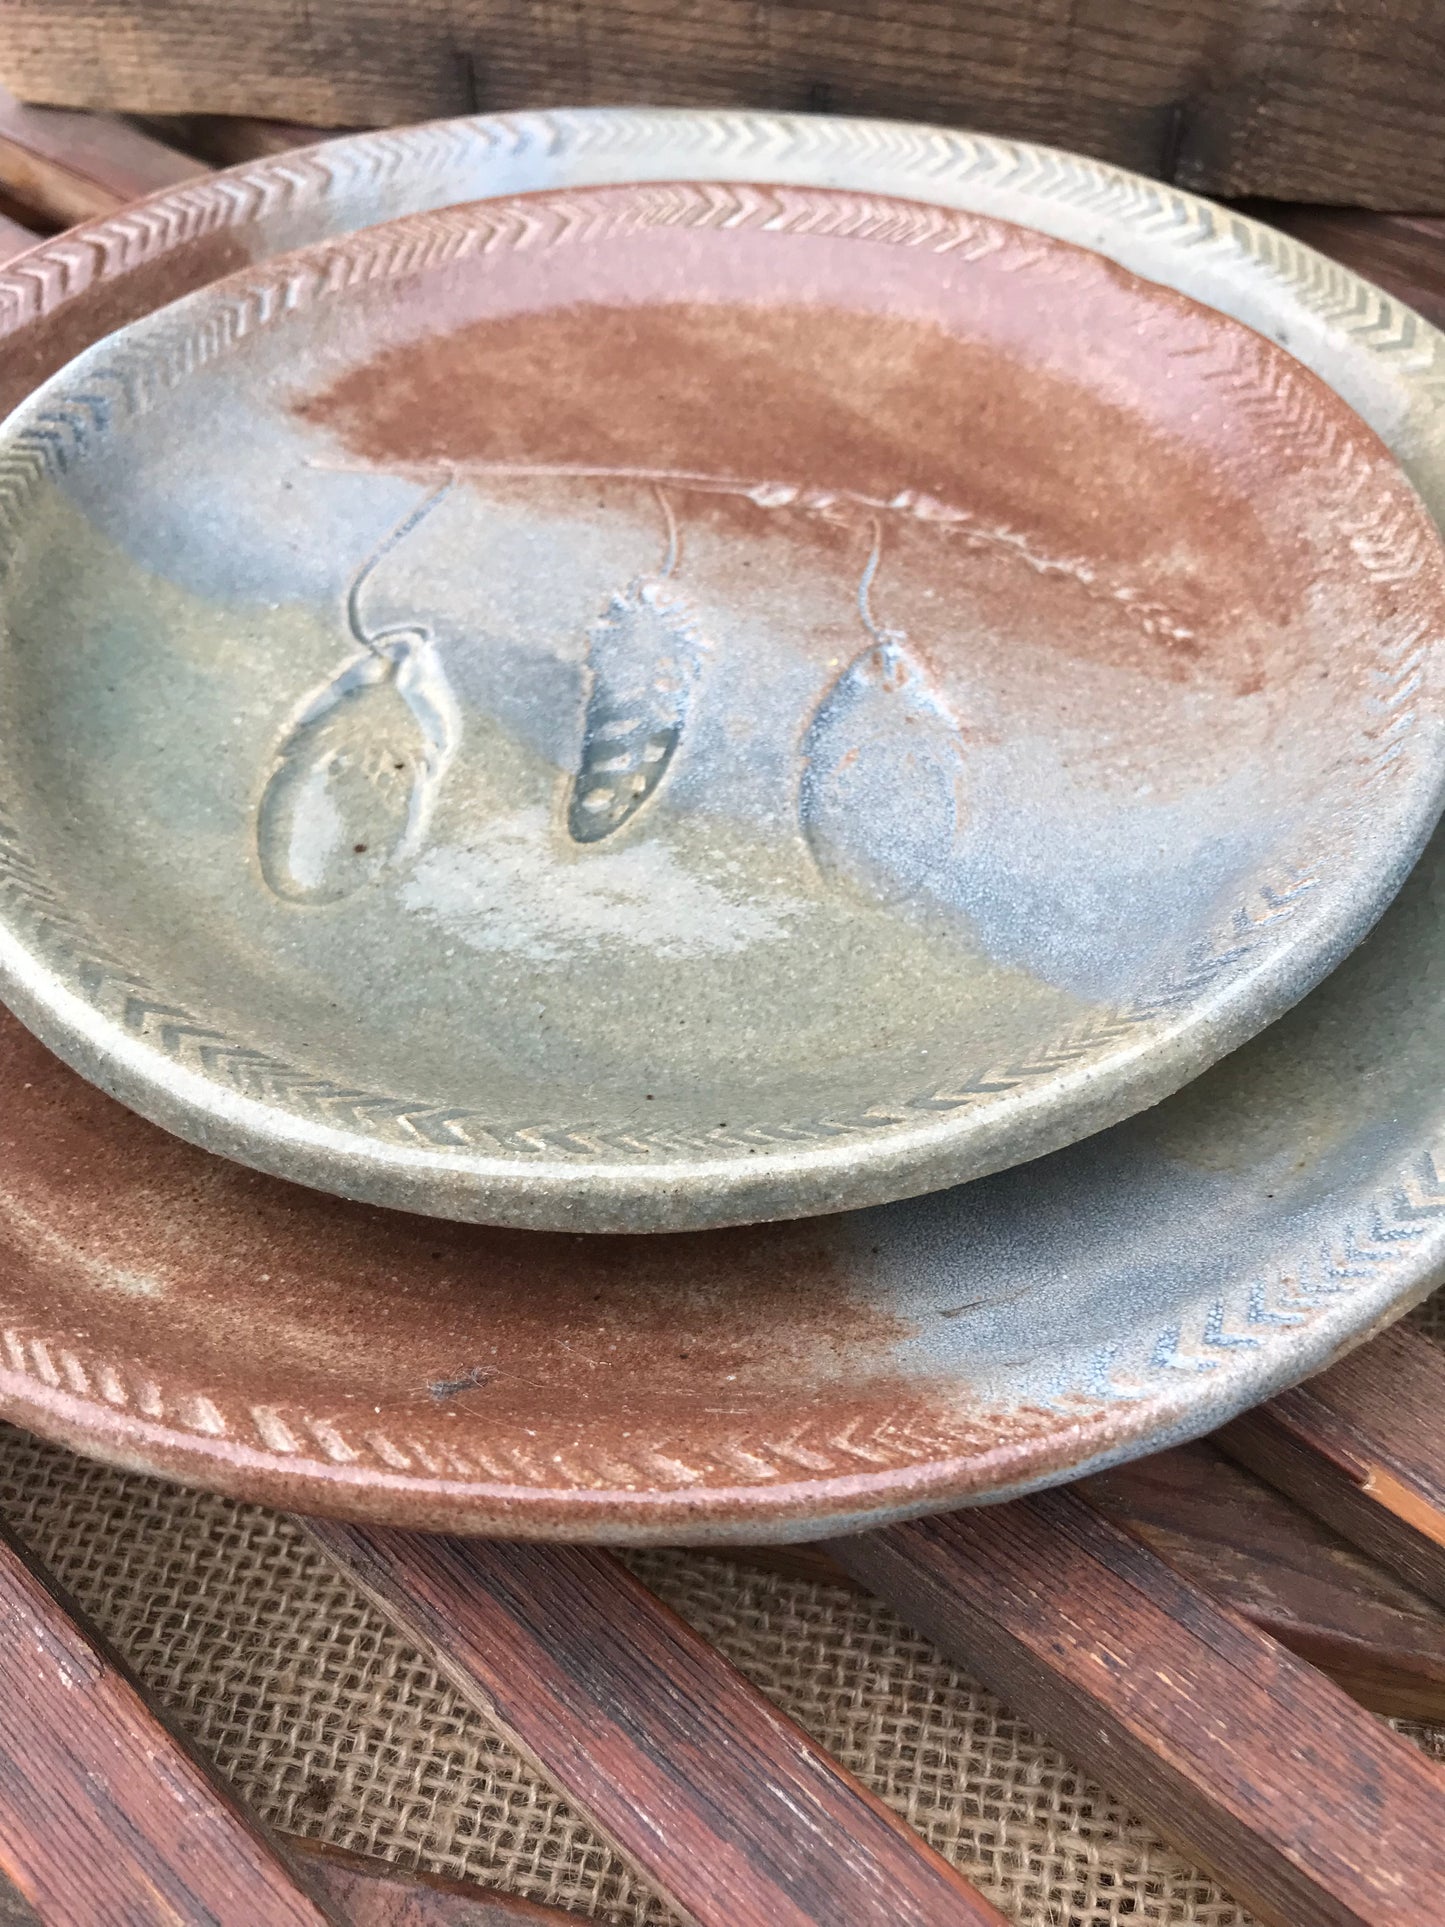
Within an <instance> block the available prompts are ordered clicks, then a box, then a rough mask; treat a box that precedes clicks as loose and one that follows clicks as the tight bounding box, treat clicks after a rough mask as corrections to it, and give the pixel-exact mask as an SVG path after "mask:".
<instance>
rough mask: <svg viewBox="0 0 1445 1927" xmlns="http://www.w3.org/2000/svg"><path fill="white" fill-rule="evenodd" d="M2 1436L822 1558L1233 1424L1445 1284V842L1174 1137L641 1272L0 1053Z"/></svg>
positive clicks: (790, 1227) (468, 1516) (14, 1034)
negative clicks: (368, 1194) (458, 1214)
mask: <svg viewBox="0 0 1445 1927" xmlns="http://www.w3.org/2000/svg"><path fill="white" fill-rule="evenodd" d="M0 1097H3V1102H0V1413H3V1414H4V1415H5V1416H6V1417H9V1418H11V1419H14V1420H16V1421H18V1422H19V1423H21V1424H24V1425H26V1426H29V1427H31V1428H32V1429H33V1430H36V1431H39V1432H42V1433H44V1434H46V1435H47V1436H50V1437H54V1438H58V1439H61V1440H63V1441H64V1442H66V1443H67V1444H69V1445H72V1446H74V1447H76V1448H77V1449H79V1450H82V1451H86V1452H89V1453H92V1454H95V1455H97V1456H100V1457H103V1458H106V1459H109V1460H111V1461H113V1462H117V1463H121V1464H124V1465H128V1466H133V1467H138V1468H144V1469H148V1470H154V1471H158V1472H161V1473H165V1474H168V1475H171V1476H175V1477H178V1478H181V1479H185V1480H189V1481H193V1482H196V1483H200V1484H204V1485H207V1486H211V1487H214V1488H219V1489H221V1490H225V1491H229V1492H233V1493H237V1494H240V1495H242V1496H245V1497H249V1498H254V1499H257V1500H261V1501H264V1502H266V1503H269V1504H273V1505H279V1506H285V1507H291V1508H296V1509H300V1510H310V1511H314V1512H320V1513H335V1514H340V1515H343V1516H350V1517H356V1518H361V1519H369V1520H379V1521H389V1522H393V1523H396V1524H400V1525H407V1526H413V1527H417V1528H425V1529H435V1530H451V1531H463V1532H478V1533H493V1534H495V1533H503V1534H514V1535H527V1536H536V1537H564V1538H567V1537H570V1538H588V1537H593V1538H602V1539H614V1540H632V1541H645V1540H648V1539H656V1540H663V1541H683V1540H696V1541H709V1540H727V1539H730V1538H731V1539H741V1540H747V1539H758V1538H766V1537H776V1538H806V1537H808V1536H811V1535H818V1534H822V1533H825V1532H832V1531H842V1530H846V1529H848V1528H851V1527H860V1528H861V1527H863V1526H865V1525H868V1524H871V1523H877V1522H880V1521H882V1520H884V1519H886V1518H890V1517H896V1516H899V1515H903V1514H907V1513H910V1512H919V1511H924V1510H928V1509H930V1508H936V1507H944V1506H951V1505H956V1504H962V1503H966V1502H969V1501H974V1500H985V1499H996V1498H1001V1497H1004V1496H1007V1495H1008V1494H1010V1493H1014V1492H1018V1491H1020V1490H1024V1489H1027V1488H1029V1487H1031V1486H1035V1485H1039V1484H1047V1483H1050V1482H1053V1481H1056V1480H1059V1479H1062V1478H1066V1477H1069V1476H1072V1475H1074V1474H1076V1473H1078V1472H1080V1471H1083V1470H1085V1469H1087V1468H1089V1467H1091V1466H1098V1465H1101V1464H1106V1463H1109V1462H1110V1461H1113V1460H1116V1459H1120V1458H1125V1457H1128V1456H1131V1455H1133V1454H1136V1453H1139V1452H1141V1451H1144V1450H1148V1449H1153V1448H1156V1447H1159V1446H1162V1445H1165V1444H1168V1443H1170V1442H1172V1441H1174V1440H1177V1439H1180V1438H1184V1437H1188V1436H1191V1435H1194V1434H1197V1433H1200V1432H1203V1431H1206V1430H1208V1429H1210V1428H1211V1427H1213V1426H1215V1425H1217V1424H1219V1423H1221V1422H1222V1421H1223V1420H1224V1419H1226V1418H1228V1417H1229V1416H1231V1415H1232V1414H1233V1413H1234V1412H1235V1411H1237V1410H1239V1409H1240V1408H1242V1407H1243V1406H1245V1405H1248V1404H1250V1403H1252V1402H1253V1401H1255V1400H1257V1399H1260V1398H1262V1397H1264V1396H1266V1395H1268V1394H1269V1393H1271V1392H1274V1391H1276V1390H1278V1389H1279V1388H1280V1387H1281V1386H1282V1385H1284V1384H1287V1383H1289V1382H1291V1381H1293V1380H1295V1379H1297V1378H1300V1377H1303V1376H1305V1375H1306V1374H1307V1373H1309V1372H1310V1371H1312V1370H1314V1369H1316V1368H1318V1367H1320V1366H1322V1365H1324V1364H1325V1363H1327V1362H1328V1361H1329V1360H1330V1359H1331V1358H1332V1357H1334V1356H1335V1355H1336V1354H1337V1353H1338V1352H1340V1351H1341V1350H1342V1349H1344V1348H1346V1347H1348V1346H1349V1345H1351V1344H1353V1343H1355V1342H1357V1341H1358V1340H1360V1339H1362V1338H1365V1337H1367V1336H1369V1335H1370V1333H1371V1332H1372V1331H1373V1330H1374V1329H1376V1328H1377V1327H1378V1326H1380V1325H1381V1324H1384V1323H1386V1322H1388V1321H1389V1320H1390V1319H1391V1318H1393V1317H1394V1316H1396V1315H1397V1314H1398V1313H1399V1312H1400V1311H1401V1310H1402V1309H1403V1308H1404V1307H1405V1306H1406V1305H1408V1304H1409V1303H1410V1302H1412V1301H1413V1300H1414V1299H1416V1298H1418V1297H1419V1296H1421V1295H1422V1294H1423V1293H1424V1292H1425V1290H1426V1289H1427V1288H1428V1287H1429V1286H1430V1285H1431V1284H1432V1283H1433V1282H1434V1281H1435V1280H1436V1279H1438V1278H1439V1276H1440V1275H1441V1272H1442V1269H1445V836H1442V837H1441V838H1440V839H1439V840H1437V842H1436V843H1435V844H1434V845H1433V846H1432V849H1431V851H1430V852H1429V853H1428V854H1427V856H1426V857H1425V859H1424V860H1423V861H1422V864H1421V865H1420V867H1419V868H1418V869H1417V871H1416V873H1415V875H1414V876H1413V877H1412V878H1411V879H1410V881H1409V882H1408V883H1407V885H1406V887H1405V890H1404V891H1403V893H1402V894H1401V897H1400V899H1399V900H1398V902H1397V903H1396V904H1395V905H1394V906H1393V907H1392V908H1391V909H1390V911H1389V912H1388V913H1387V915H1386V917H1385V919H1384V920H1383V922H1382V923H1381V925H1380V927H1379V929H1378V930H1377V931H1376V932H1375V933H1374V935H1373V936H1372V937H1371V938H1370V939H1369V940H1368V941H1367V942H1366V944H1365V945H1364V946H1363V947H1362V948H1361V949H1360V950H1359V951H1357V952H1356V953H1355V955H1354V956H1352V957H1351V958H1349V959H1348V961H1347V962H1346V963H1345V964H1344V965H1343V966H1342V967H1341V969H1340V970H1339V971H1338V972H1336V973H1335V974H1334V976H1332V977H1331V979H1330V980H1329V982H1328V983H1327V984H1326V985H1325V986H1324V987H1322V988H1321V989H1320V990H1318V991H1316V992H1315V993H1314V994H1313V995H1312V996H1311V997H1309V998H1307V999H1306V1000H1305V1001H1304V1002H1303V1003H1302V1004H1301V1005H1300V1006H1299V1007H1298V1008H1297V1009H1296V1010H1294V1011H1292V1012H1291V1013H1290V1014H1289V1015H1288V1016H1286V1017H1285V1018H1284V1019H1282V1020H1281V1022H1280V1023H1279V1024H1277V1025H1275V1026H1273V1027H1272V1028H1271V1029H1270V1030H1269V1031H1268V1032H1267V1033H1266V1034H1265V1036H1264V1037H1262V1038H1260V1039H1257V1040H1256V1041H1255V1042H1254V1043H1252V1044H1250V1045H1248V1046H1246V1047H1245V1048H1244V1049H1243V1050H1242V1051H1240V1052H1238V1053H1236V1054H1235V1055H1234V1056H1232V1057H1230V1058H1229V1059H1227V1060H1226V1061H1225V1062H1224V1063H1222V1064H1219V1065H1217V1066H1215V1067H1214V1069H1212V1070H1211V1071H1209V1072H1207V1073H1206V1074H1205V1075H1204V1076H1203V1077H1202V1078H1201V1079H1199V1080H1198V1081H1197V1082H1196V1083H1194V1084H1193V1085H1191V1086H1190V1088H1189V1089H1188V1090H1187V1091H1185V1092H1183V1093H1181V1094H1180V1095H1179V1096H1177V1097H1175V1098H1172V1099H1170V1100H1169V1101H1168V1102H1167V1103H1166V1104H1164V1105H1162V1106H1161V1107H1159V1108H1158V1109H1157V1110H1155V1111H1153V1112H1152V1113H1150V1114H1149V1115H1148V1116H1146V1117H1142V1118H1137V1119H1134V1120H1131V1121H1130V1122H1129V1123H1126V1124H1123V1125H1119V1126H1117V1127H1115V1129H1113V1130H1112V1131H1109V1132H1106V1133H1104V1134H1102V1135H1100V1136H1098V1137H1096V1138H1093V1139H1090V1140H1089V1141H1088V1142H1086V1143H1083V1144H1079V1145H1075V1146H1073V1147H1071V1148H1070V1149H1068V1150H1066V1151H1062V1152H1059V1153H1057V1154H1056V1155H1055V1156H1053V1157H1051V1158H1048V1159H1045V1160H1042V1161H1040V1162H1038V1163H1035V1164H1031V1165H1028V1166H1024V1167H1021V1168H1019V1169H1016V1170H1013V1171H1008V1172H1004V1173H1001V1174H999V1175H996V1176H994V1177H991V1178H986V1179H983V1180H982V1181H980V1182H979V1183H976V1184H971V1185H967V1186H963V1187H961V1188H959V1189H957V1190H955V1191H951V1192H946V1193H942V1194H939V1195H936V1196H934V1197H931V1198H926V1199H921V1200H916V1201H911V1202H905V1203H899V1204H893V1205H887V1206H883V1207H880V1208H877V1209H874V1210H870V1211H865V1212H860V1213H856V1214H849V1215H845V1216H839V1217H828V1218H815V1219H811V1220H809V1221H806V1222H802V1223H794V1224H784V1225H765V1226H755V1227H752V1228H747V1229H734V1230H720V1231H709V1232H697V1233H691V1234H686V1235H677V1234H674V1235H664V1236H655V1237H580V1236H571V1235H566V1234H546V1233H537V1232H520V1231H511V1230H497V1229H484V1228H480V1227H476V1226H470V1225H458V1224H451V1223H446V1222H443V1221H440V1220H436V1219H427V1218H420V1217H413V1216H404V1215H400V1214H396V1213H388V1212H384V1211H380V1210H377V1209H375V1208H373V1207H369V1206H363V1205H355V1204H348V1203H346V1202H344V1201H342V1200H339V1199H335V1198H330V1197H326V1196H324V1195H322V1194H320V1193H318V1192H315V1191H309V1190H305V1189H302V1188H301V1187H299V1186H294V1185H289V1184H284V1183H282V1182H281V1181H279V1180H277V1179H274V1178H269V1177H264V1176H261V1175H259V1174H257V1173H254V1172H251V1171H248V1170H246V1169H244V1168H243V1167H242V1166H240V1165H238V1164H235V1163H232V1162H230V1161H228V1160H223V1159H219V1158H215V1157H212V1156H210V1155H208V1154H207V1153H205V1152H202V1151H199V1150H196V1149H193V1148H192V1147H190V1146H189V1145H186V1144H184V1143H182V1142H181V1141H180V1140H179V1139H177V1138H174V1137H172V1136H170V1135H168V1134H166V1133H164V1132H162V1131H160V1130H159V1129H157V1128H156V1127H154V1126H153V1125H150V1124H147V1123H145V1122H144V1121H143V1120H142V1119H140V1118H138V1117H136V1116H135V1115H134V1114H133V1113H131V1112H129V1111H126V1110H123V1109H122V1108H121V1107H120V1106H118V1105H116V1104H115V1103H114V1102H113V1101H112V1100H111V1099H109V1098H107V1097H105V1096H104V1095H103V1094H102V1093H101V1092H99V1091H98V1090H96V1089H95V1088H94V1087H93V1086H92V1085H90V1084H87V1083H85V1082H84V1081H82V1080H81V1079H80V1078H79V1077H77V1076H75V1075H74V1074H73V1073H72V1072H70V1071H69V1070H67V1069H66V1068H65V1067H64V1066H63V1065H61V1064H59V1063H58V1062H57V1061H56V1060H55V1059H54V1058H52V1057H50V1056H49V1055H48V1053H47V1052H46V1051H45V1050H44V1049H43V1047H42V1046H41V1045H40V1044H39V1043H37V1042H36V1040H35V1039H34V1038H33V1037H31V1036H30V1035H29V1034H28V1033H27V1032H26V1031H25V1030H23V1029H22V1027H21V1026H20V1025H19V1024H18V1023H17V1022H15V1020H14V1019H13V1018H9V1017H4V1018H3V1019H0Z"/></svg>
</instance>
